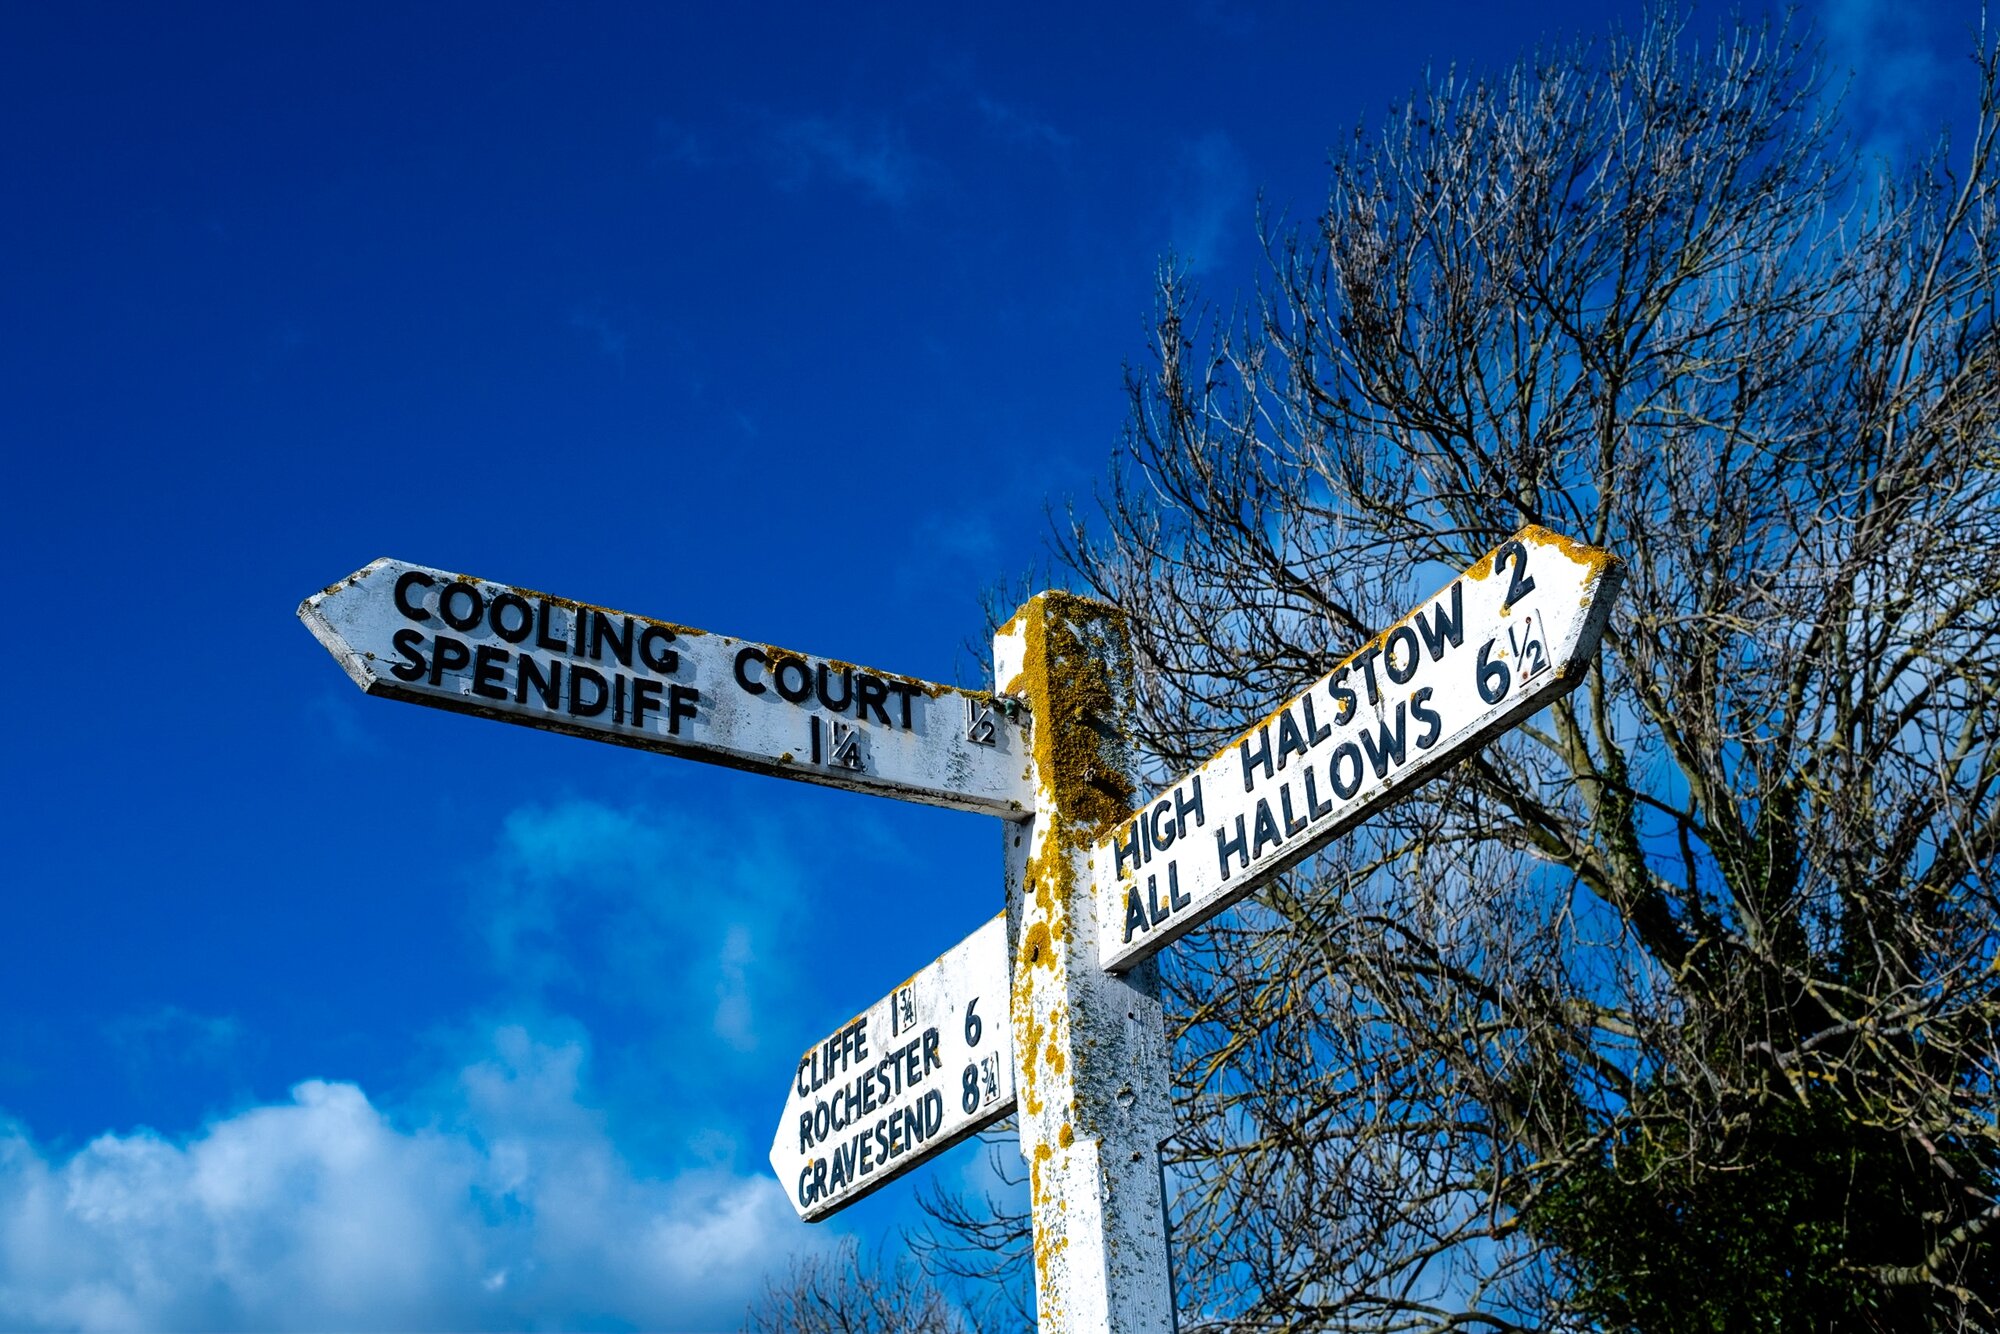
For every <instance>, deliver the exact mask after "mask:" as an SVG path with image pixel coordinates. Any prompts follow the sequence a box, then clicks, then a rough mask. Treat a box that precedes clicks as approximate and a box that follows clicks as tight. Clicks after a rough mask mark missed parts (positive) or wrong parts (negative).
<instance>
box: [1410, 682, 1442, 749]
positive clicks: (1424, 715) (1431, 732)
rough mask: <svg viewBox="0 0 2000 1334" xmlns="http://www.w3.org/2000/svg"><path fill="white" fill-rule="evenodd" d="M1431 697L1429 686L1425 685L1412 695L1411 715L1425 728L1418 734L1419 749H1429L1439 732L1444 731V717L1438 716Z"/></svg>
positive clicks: (1435, 742) (1435, 741) (1433, 744)
mask: <svg viewBox="0 0 2000 1334" xmlns="http://www.w3.org/2000/svg"><path fill="white" fill-rule="evenodd" d="M1430 698H1431V688H1430V687H1429V686H1424V687H1423V688H1422V689H1420V690H1418V691H1417V693H1416V694H1414V695H1412V696H1410V716H1411V717H1412V718H1415V719H1416V720H1417V721H1418V722H1419V723H1421V724H1422V725H1423V729H1424V730H1423V731H1422V732H1421V733H1419V734H1418V736H1417V749H1418V750H1429V749H1430V748H1431V747H1432V746H1435V745H1436V744H1437V739H1438V734H1439V733H1440V732H1442V731H1444V719H1442V718H1440V717H1438V711H1437V710H1436V709H1434V708H1432V707H1431V705H1430Z"/></svg>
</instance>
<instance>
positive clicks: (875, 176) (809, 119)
mask: <svg viewBox="0 0 2000 1334" xmlns="http://www.w3.org/2000/svg"><path fill="white" fill-rule="evenodd" d="M771 148H772V150H773V152H774V153H775V154H776V156H777V160H778V165H779V170H780V175H779V183H780V184H781V185H783V186H784V187H785V188H786V189H790V190H796V189H800V188H802V187H804V186H805V185H806V184H807V183H809V182H811V181H813V180H815V179H820V178H824V179H827V180H831V181H834V182H837V183H840V184H843V185H853V186H858V187H859V188H860V189H861V190H862V191H864V192H865V193H867V194H870V195H873V196H874V197H875V198H876V199H879V200H880V201H882V202H883V203H885V204H890V205H901V204H905V203H907V202H909V200H910V198H911V196H912V195H914V194H915V193H916V191H917V188H918V186H919V185H920V184H921V183H922V179H923V176H924V174H925V164H924V162H923V160H922V159H920V158H919V157H918V156H917V155H916V154H915V153H914V152H912V151H911V150H910V146H909V144H908V142H907V141H906V140H905V138H904V136H903V132H902V130H901V129H900V128H898V127H896V126H893V125H890V124H886V123H882V122H875V123H871V124H865V125H864V124H860V123H857V122H850V121H847V120H836V119H834V118H832V117H829V116H801V117H798V118H797V119H794V120H789V121H785V122H783V123H782V124H780V125H778V126H776V127H774V129H773V130H772V134H771Z"/></svg>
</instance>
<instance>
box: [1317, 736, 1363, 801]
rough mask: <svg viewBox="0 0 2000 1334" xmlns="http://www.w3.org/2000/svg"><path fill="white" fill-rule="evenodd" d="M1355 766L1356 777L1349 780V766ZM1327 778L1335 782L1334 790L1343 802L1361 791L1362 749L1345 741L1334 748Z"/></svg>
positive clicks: (1329, 761) (1328, 763) (1328, 765)
mask: <svg viewBox="0 0 2000 1334" xmlns="http://www.w3.org/2000/svg"><path fill="white" fill-rule="evenodd" d="M1349 764H1352V765H1353V766H1354V777H1353V778H1351V779H1350V778H1348V777H1347V776H1346V775H1347V766H1348V765H1349ZM1326 770H1327V777H1328V778H1330V779H1332V780H1333V790H1334V791H1335V792H1336V793H1338V794H1339V795H1340V799H1341V800H1342V801H1346V800H1347V799H1348V798H1349V797H1351V796H1353V795H1354V794H1355V793H1357V792H1359V791H1360V790H1361V776H1362V773H1363V770H1362V767H1361V749H1360V747H1358V746H1356V745H1355V744H1354V743H1353V742H1352V741H1343V742H1341V743H1340V744H1339V745H1338V746H1336V747H1334V751H1333V755H1332V757H1331V758H1329V759H1328V760H1327V764H1326Z"/></svg>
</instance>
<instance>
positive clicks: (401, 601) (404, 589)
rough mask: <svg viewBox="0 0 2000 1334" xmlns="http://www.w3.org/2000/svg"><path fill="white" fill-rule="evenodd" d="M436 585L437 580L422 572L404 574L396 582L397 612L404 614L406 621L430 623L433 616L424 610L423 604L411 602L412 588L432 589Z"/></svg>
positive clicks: (415, 571) (414, 571) (413, 571)
mask: <svg viewBox="0 0 2000 1334" xmlns="http://www.w3.org/2000/svg"><path fill="white" fill-rule="evenodd" d="M436 583H437V580H435V579H433V578H431V577H430V576H429V575H427V574H425V573H424V572H423V571H422V570H409V571H406V572H404V573H403V574H402V575H401V576H400V577H399V578H397V580H396V610H397V611H400V612H402V613H403V616H404V618H405V619H406V620H412V621H417V622H419V623H421V622H424V621H428V620H429V619H430V618H431V614H430V613H429V612H427V611H425V610H424V608H423V604H421V603H417V602H412V601H410V590H411V589H412V588H430V587H432V586H434V585H435V584H436Z"/></svg>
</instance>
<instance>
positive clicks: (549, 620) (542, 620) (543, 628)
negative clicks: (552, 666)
mask: <svg viewBox="0 0 2000 1334" xmlns="http://www.w3.org/2000/svg"><path fill="white" fill-rule="evenodd" d="M554 626H555V614H554V613H553V612H552V611H551V610H550V609H549V600H548V599H547V598H538V599H536V601H535V647H536V648H540V649H547V650H548V651H549V652H551V653H567V652H569V644H568V643H567V642H566V641H565V640H564V639H563V637H562V636H561V635H559V634H556V633H554Z"/></svg>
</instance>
